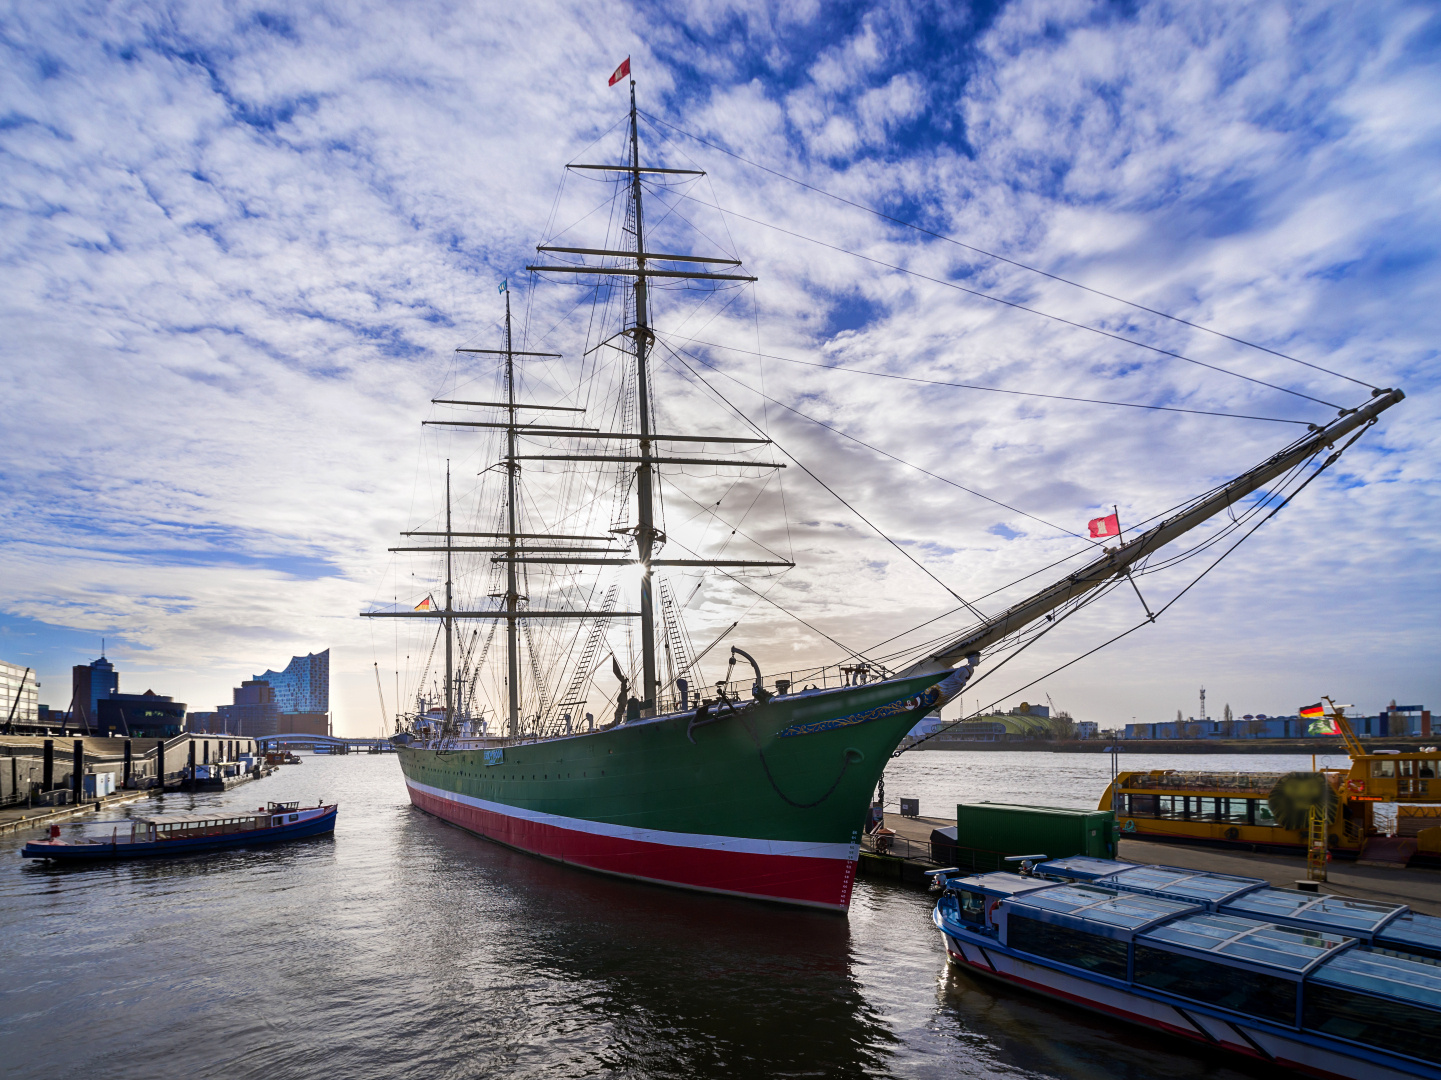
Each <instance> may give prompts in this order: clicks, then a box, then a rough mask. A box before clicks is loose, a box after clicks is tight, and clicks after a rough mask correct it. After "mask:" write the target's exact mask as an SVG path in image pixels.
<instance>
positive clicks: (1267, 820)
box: [1251, 799, 1276, 825]
mask: <svg viewBox="0 0 1441 1080" xmlns="http://www.w3.org/2000/svg"><path fill="white" fill-rule="evenodd" d="M1251 801H1252V802H1253V803H1255V804H1256V820H1255V822H1254V824H1256V825H1275V824H1276V815H1275V814H1273V813H1271V804H1270V803H1268V802H1267V801H1266V800H1265V799H1252V800H1251Z"/></svg>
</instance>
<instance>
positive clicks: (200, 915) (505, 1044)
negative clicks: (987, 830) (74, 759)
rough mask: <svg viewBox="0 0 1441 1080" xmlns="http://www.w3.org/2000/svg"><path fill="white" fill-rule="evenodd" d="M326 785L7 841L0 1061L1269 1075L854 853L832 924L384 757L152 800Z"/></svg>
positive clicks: (969, 790)
mask: <svg viewBox="0 0 1441 1080" xmlns="http://www.w3.org/2000/svg"><path fill="white" fill-rule="evenodd" d="M1082 757H1085V758H1086V760H1084V761H1082V760H1078V759H1080V758H1082ZM1137 758H1138V759H1139V755H1137ZM977 759H981V760H977ZM1216 760H1217V759H1203V758H1194V757H1193V758H1188V759H1187V765H1188V767H1191V768H1204V767H1208V766H1210V767H1215V762H1216ZM1307 761H1308V763H1309V759H1307ZM1220 767H1224V768H1247V767H1252V768H1256V767H1265V768H1271V767H1273V766H1271V765H1265V766H1258V765H1255V764H1252V763H1251V762H1249V761H1248V760H1247V759H1244V758H1240V757H1227V758H1225V759H1224V761H1223V764H1222V765H1221V766H1220ZM1281 767H1289V765H1287V766H1281ZM1098 769H1099V770H1100V774H1099V775H1101V777H1102V783H1104V779H1105V778H1106V777H1108V776H1109V771H1108V770H1109V765H1108V762H1107V759H1106V758H1105V757H1102V756H1096V757H1094V758H1092V757H1088V756H1085V755H1059V754H999V753H987V754H984V755H982V754H974V755H973V754H963V753H934V754H926V755H920V754H916V755H907V756H906V757H904V758H902V759H900V761H898V762H897V763H896V765H895V766H893V772H894V773H895V775H896V776H898V777H902V778H904V779H905V780H907V781H913V782H914V785H915V789H914V790H910V791H907V792H906V794H913V793H920V794H921V795H922V798H923V799H930V800H933V801H934V802H935V804H936V806H937V807H938V806H939V805H940V804H941V803H942V802H943V801H945V800H948V801H949V802H951V803H954V802H955V801H956V799H957V797H958V795H957V792H962V793H963V795H962V796H960V797H965V798H981V797H989V798H997V799H999V798H1007V799H1017V800H1020V799H1022V797H1023V796H1024V800H1025V801H1049V802H1053V803H1062V802H1069V803H1070V804H1072V805H1088V804H1090V805H1094V800H1095V798H1096V796H1097V794H1098V793H1099V788H1097V787H1096V785H1095V784H1094V783H1093V782H1092V778H1093V774H1095V773H1096V770H1098ZM947 770H949V774H948V773H947ZM947 776H949V779H947ZM988 778H989V779H988ZM896 782H898V781H895V780H894V779H893V781H892V783H893V784H894V783H896ZM1074 783H1085V784H1087V785H1089V786H1088V787H1087V789H1086V790H1085V791H1071V790H1069V789H1068V788H1067V787H1066V785H1071V784H1074ZM927 785H930V786H927ZM902 786H904V784H902ZM320 796H323V797H324V798H325V799H326V800H327V801H329V800H339V801H340V803H341V812H340V819H339V824H338V826H337V828H336V832H335V835H334V837H333V838H330V837H327V838H315V839H312V840H305V841H300V842H297V843H294V844H290V845H284V846H278V847H275V848H271V849H268V850H265V851H262V852H255V853H250V852H233V853H222V854H219V855H213V856H209V857H192V858H190V859H183V860H177V861H173V862H170V861H166V862H160V861H157V862H151V863H133V864H117V865H112V866H107V867H103V868H95V869H77V868H69V869H47V868H45V867H44V866H42V865H39V864H35V863H31V862H28V861H22V860H21V859H20V858H19V857H18V852H19V848H20V846H21V845H22V843H23V838H14V837H7V838H4V839H0V971H3V973H4V979H3V980H0V1047H3V1066H0V1068H3V1072H4V1075H5V1076H6V1077H7V1078H10V1080H21V1078H29V1077H41V1076H44V1077H53V1076H56V1075H75V1074H90V1075H101V1074H104V1075H106V1076H107V1078H126V1077H147V1078H153V1077H186V1078H187V1080H188V1078H203V1077H221V1076H223V1077H226V1078H248V1077H255V1078H257V1080H259V1078H265V1080H274V1078H284V1080H291V1078H296V1080H309V1078H312V1077H313V1078H316V1080H320V1078H325V1080H333V1078H336V1077H345V1078H352V1077H416V1078H421V1077H424V1078H425V1080H434V1078H437V1077H440V1078H469V1077H494V1076H505V1077H542V1076H543V1077H547V1078H553V1077H573V1076H575V1077H579V1076H606V1077H610V1076H623V1077H636V1078H651V1077H654V1078H663V1077H677V1078H679V1077H686V1078H691V1077H710V1076H764V1077H793V1076H794V1077H826V1078H830V1077H862V1076H864V1077H892V1076H894V1077H920V1078H928V1077H936V1078H942V1077H945V1078H954V1077H996V1076H1005V1077H1057V1078H1078V1080H1092V1078H1094V1080H1102V1078H1113V1077H1122V1078H1128V1080H1129V1078H1135V1080H1142V1078H1151V1077H1156V1076H1168V1077H1176V1078H1178V1080H1234V1078H1239V1077H1243V1076H1255V1077H1259V1076H1260V1075H1261V1074H1260V1073H1259V1072H1254V1073H1253V1072H1247V1071H1246V1066H1245V1065H1243V1064H1238V1063H1236V1062H1233V1061H1231V1060H1230V1059H1228V1058H1216V1057H1212V1056H1210V1055H1209V1052H1207V1051H1205V1050H1203V1049H1196V1050H1191V1049H1189V1048H1185V1047H1180V1048H1178V1047H1177V1044H1176V1042H1175V1041H1174V1040H1170V1039H1165V1038H1161V1037H1158V1036H1153V1035H1151V1034H1150V1033H1148V1032H1145V1031H1142V1030H1139V1029H1132V1028H1128V1027H1125V1026H1121V1025H1117V1024H1114V1023H1112V1022H1111V1021H1108V1020H1105V1019H1102V1018H1093V1017H1090V1016H1089V1015H1088V1014H1085V1013H1082V1012H1079V1011H1076V1010H1074V1009H1071V1008H1067V1007H1064V1006H1061V1005H1057V1004H1052V1003H1050V1002H1047V1001H1045V1000H1043V999H1040V998H1035V997H1031V996H1029V995H1026V994H1024V993H1020V992H1017V991H1013V990H1011V989H1009V988H1005V987H999V986H993V985H991V984H988V983H983V982H979V981H974V980H973V979H972V978H971V977H969V976H965V975H961V974H952V973H948V972H947V971H946V969H945V967H946V966H945V963H944V961H943V959H942V955H941V949H940V945H939V942H938V940H937V935H936V932H935V930H934V928H933V927H932V926H931V924H930V921H929V914H930V901H929V900H928V899H927V897H926V896H925V894H923V893H920V892H917V891H912V890H910V889H908V888H902V887H900V886H897V885H893V884H890V883H878V882H874V881H870V880H867V879H865V878H862V879H861V880H860V881H859V882H858V884H857V887H856V893H855V899H854V902H853V904H852V908H851V914H850V917H849V918H848V919H846V918H840V917H837V916H834V915H826V914H821V913H813V912H806V911H795V910H788V909H785V908H778V907H772V906H768V905H764V904H756V903H749V902H743V901H732V900H725V899H721V898H716V897H706V896H695V895H691V894H688V893H683V892H678V891H674V890H669V889H662V888H656V887H651V886H644V885H636V884H631V883H627V882H620V881H612V880H609V879H606V878H602V877H599V876H597V875H593V874H588V873H584V872H580V871H575V870H569V869H566V868H564V867H558V866H553V865H551V864H548V863H544V862H541V861H540V860H537V859H532V858H529V857H527V856H524V855H519V854H516V853H513V852H509V851H507V850H505V849H503V848H500V847H497V846H495V845H493V844H489V843H486V842H484V841H481V840H478V839H476V838H474V837H471V836H469V835H467V834H465V833H463V832H461V831H459V830H457V829H454V828H451V827H449V826H446V825H443V824H441V823H440V822H438V821H436V820H434V819H432V818H429V817H426V816H425V815H423V814H421V813H419V812H417V811H414V810H412V809H410V807H409V803H408V801H407V799H406V797H405V790H404V787H403V785H402V783H401V780H400V774H399V768H398V766H397V764H396V762H395V759H394V758H392V757H388V756H387V757H380V756H369V755H362V756H355V755H351V756H348V757H339V758H325V757H307V758H306V759H305V764H303V765H300V766H287V767H285V768H283V769H282V770H281V771H280V773H278V774H277V775H275V776H272V777H270V778H268V779H266V780H263V781H259V782H257V783H251V784H245V785H242V786H241V787H239V788H236V789H234V790H233V791H230V792H227V793H224V794H218V793H217V794H211V795H197V796H176V795H171V796H167V797H166V799H165V809H166V810H167V811H170V812H174V811H179V810H184V809H190V808H191V807H195V808H197V809H200V808H204V809H212V808H220V807H227V808H234V809H237V810H238V809H245V808H249V807H253V806H256V805H258V804H259V803H261V802H263V801H265V800H267V799H275V800H286V799H300V800H302V801H303V802H306V803H312V804H313V803H314V802H315V801H316V799H317V797H320ZM134 805H135V807H136V809H137V812H140V813H144V812H146V811H147V810H151V809H153V803H152V802H143V803H137V804H134ZM922 809H923V810H925V809H927V807H926V806H925V805H924V804H923V806H922ZM124 816H125V811H121V810H114V811H110V812H107V814H106V815H105V817H106V819H107V821H108V820H116V819H119V820H123V819H124ZM119 827H120V828H122V829H127V828H128V826H126V825H123V824H122V825H121V826H119ZM110 828H111V826H108V825H105V824H102V823H87V824H84V825H72V826H67V827H66V831H67V832H71V831H74V832H81V831H85V832H90V833H102V832H103V833H108V832H109V831H110ZM1178 1050H1179V1052H1178Z"/></svg>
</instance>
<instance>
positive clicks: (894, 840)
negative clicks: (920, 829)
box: [861, 833, 936, 863]
mask: <svg viewBox="0 0 1441 1080" xmlns="http://www.w3.org/2000/svg"><path fill="white" fill-rule="evenodd" d="M861 850H862V851H866V852H869V853H871V854H872V855H889V856H891V857H892V858H896V859H909V860H915V861H918V862H928V863H933V862H935V861H936V860H935V859H934V858H933V857H932V855H931V845H930V842H929V841H926V840H912V839H909V838H908V837H904V836H887V835H885V834H884V833H882V834H880V835H876V834H874V833H867V834H866V835H864V836H862V837H861Z"/></svg>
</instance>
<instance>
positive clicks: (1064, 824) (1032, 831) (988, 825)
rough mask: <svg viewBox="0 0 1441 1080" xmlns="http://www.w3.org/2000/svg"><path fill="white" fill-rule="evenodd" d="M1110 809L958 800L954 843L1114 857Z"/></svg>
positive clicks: (1012, 851) (1000, 852) (997, 850)
mask: <svg viewBox="0 0 1441 1080" xmlns="http://www.w3.org/2000/svg"><path fill="white" fill-rule="evenodd" d="M1116 840H1117V831H1116V815H1115V814H1114V813H1112V812H1111V811H1110V810H1067V809H1064V808H1062V807H1057V806H1017V805H1014V804H1012V803H993V802H981V803H960V804H959V805H957V806H956V844H957V846H958V847H961V848H971V849H973V850H977V851H984V852H990V853H994V854H995V855H997V856H998V857H1004V856H1007V855H1044V856H1046V858H1048V859H1062V858H1065V857H1067V856H1069V855H1094V856H1096V857H1097V858H1102V859H1114V858H1115V857H1116Z"/></svg>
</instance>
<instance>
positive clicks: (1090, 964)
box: [1006, 911, 1128, 979]
mask: <svg viewBox="0 0 1441 1080" xmlns="http://www.w3.org/2000/svg"><path fill="white" fill-rule="evenodd" d="M1006 944H1007V945H1009V946H1010V947H1011V948H1013V949H1019V950H1020V951H1021V952H1028V953H1032V954H1033V955H1035V956H1044V957H1045V958H1046V959H1048V960H1056V961H1058V962H1060V963H1062V964H1070V965H1071V966H1072V967H1078V968H1082V969H1084V970H1086V971H1091V972H1094V973H1095V974H1097V975H1109V976H1110V977H1111V978H1113V979H1124V978H1125V977H1126V959H1127V955H1126V954H1127V952H1128V947H1127V945H1126V943H1125V942H1124V941H1117V940H1116V939H1115V938H1107V937H1101V936H1100V935H1098V934H1088V933H1086V932H1085V931H1084V930H1072V929H1071V928H1070V927H1068V926H1057V925H1055V924H1054V923H1044V922H1041V921H1040V920H1039V919H1028V918H1026V916H1024V915H1019V914H1017V913H1016V912H1015V911H1012V912H1011V913H1010V915H1009V916H1008V917H1007V919H1006Z"/></svg>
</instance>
